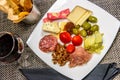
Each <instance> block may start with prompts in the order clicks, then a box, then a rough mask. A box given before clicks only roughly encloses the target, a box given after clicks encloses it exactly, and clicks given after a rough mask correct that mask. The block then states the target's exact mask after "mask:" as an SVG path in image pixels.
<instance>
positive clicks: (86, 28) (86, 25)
mask: <svg viewBox="0 0 120 80" xmlns="http://www.w3.org/2000/svg"><path fill="white" fill-rule="evenodd" d="M82 27H83V28H84V29H85V30H89V29H90V28H91V24H90V23H88V22H84V23H83V25H82Z"/></svg>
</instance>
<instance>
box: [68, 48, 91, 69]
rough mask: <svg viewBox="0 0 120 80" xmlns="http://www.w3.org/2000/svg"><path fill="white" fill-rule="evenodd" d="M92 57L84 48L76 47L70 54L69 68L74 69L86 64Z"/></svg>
mask: <svg viewBox="0 0 120 80" xmlns="http://www.w3.org/2000/svg"><path fill="white" fill-rule="evenodd" d="M91 57H92V54H90V53H88V52H87V51H86V50H85V49H84V48H82V47H78V48H76V50H75V51H74V52H73V53H72V54H70V64H69V66H70V67H76V66H79V65H82V64H85V63H87V62H88V61H89V60H90V59H91Z"/></svg>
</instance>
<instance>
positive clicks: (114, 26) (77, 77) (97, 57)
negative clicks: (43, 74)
mask: <svg viewBox="0 0 120 80" xmlns="http://www.w3.org/2000/svg"><path fill="white" fill-rule="evenodd" d="M76 5H80V6H82V7H84V8H87V9H89V10H91V11H93V15H94V16H96V17H97V18H98V24H99V26H100V32H102V33H104V36H103V44H104V50H102V52H101V54H94V55H93V57H92V59H91V60H90V61H89V62H88V63H87V64H85V65H82V66H78V67H75V68H69V67H68V65H65V66H63V67H60V66H58V65H54V64H53V63H52V61H51V59H52V57H51V54H44V53H43V52H42V51H40V50H39V47H38V44H39V41H40V39H41V38H42V37H43V33H42V20H41V21H40V22H39V23H38V25H37V26H36V28H35V29H34V31H33V32H32V34H31V35H30V37H29V39H28V41H27V44H28V46H29V47H30V48H31V49H32V50H33V51H34V53H35V54H36V55H38V57H40V59H42V60H43V61H44V62H45V63H47V64H48V65H49V66H51V67H52V68H53V69H55V70H56V71H58V72H60V73H62V74H63V75H66V76H67V77H69V78H72V79H74V80H81V79H83V78H84V77H85V76H86V75H87V74H88V73H89V72H91V71H92V70H93V69H94V68H95V66H96V65H97V64H98V63H99V62H100V61H101V60H102V58H103V57H104V56H105V54H106V53H107V51H108V49H109V48H110V46H111V44H112V42H113V40H114V39H115V37H116V34H117V32H118V30H119V26H120V22H119V21H118V20H117V19H116V18H114V17H113V16H112V15H110V14H109V13H107V12H106V11H105V10H103V9H101V8H100V7H98V6H96V5H95V4H93V3H91V2H89V1H87V0H57V1H56V2H55V3H54V5H53V6H52V7H51V8H50V9H49V10H48V12H57V11H60V10H63V9H66V8H70V10H72V9H73V8H74V7H75V6H76ZM45 16H46V14H45V15H44V16H43V17H45Z"/></svg>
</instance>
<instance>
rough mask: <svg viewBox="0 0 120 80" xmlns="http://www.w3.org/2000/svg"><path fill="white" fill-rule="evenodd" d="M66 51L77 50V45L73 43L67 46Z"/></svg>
mask: <svg viewBox="0 0 120 80" xmlns="http://www.w3.org/2000/svg"><path fill="white" fill-rule="evenodd" d="M66 51H67V52H68V53H72V52H74V51H75V46H74V45H73V44H69V45H68V46H67V47H66Z"/></svg>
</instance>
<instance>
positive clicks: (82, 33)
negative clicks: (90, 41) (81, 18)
mask: <svg viewBox="0 0 120 80" xmlns="http://www.w3.org/2000/svg"><path fill="white" fill-rule="evenodd" d="M80 35H81V36H83V37H86V36H87V32H86V30H84V29H83V30H81V31H80Z"/></svg>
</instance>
